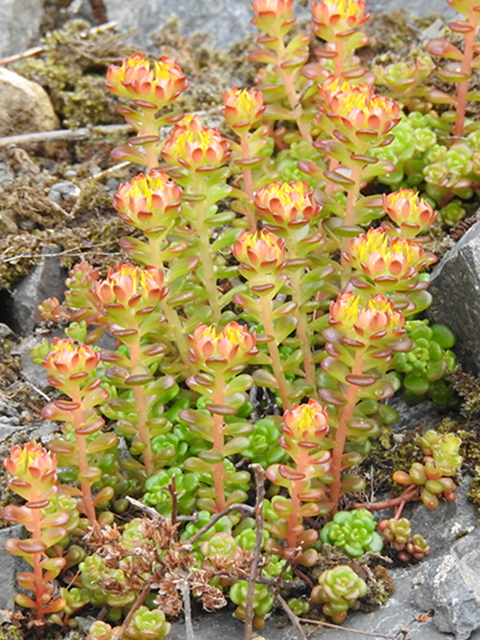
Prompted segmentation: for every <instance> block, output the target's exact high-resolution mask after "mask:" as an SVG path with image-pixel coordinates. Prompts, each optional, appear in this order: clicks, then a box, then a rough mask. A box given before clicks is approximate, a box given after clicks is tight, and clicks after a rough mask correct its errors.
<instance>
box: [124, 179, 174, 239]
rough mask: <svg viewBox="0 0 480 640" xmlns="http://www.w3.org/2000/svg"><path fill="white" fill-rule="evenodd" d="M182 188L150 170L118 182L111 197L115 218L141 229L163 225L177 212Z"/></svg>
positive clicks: (150, 228)
mask: <svg viewBox="0 0 480 640" xmlns="http://www.w3.org/2000/svg"><path fill="white" fill-rule="evenodd" d="M181 199H182V189H181V188H180V187H179V186H178V185H176V184H175V182H173V180H170V179H169V178H168V176H167V174H166V173H163V172H162V171H160V170H158V169H154V170H153V171H152V172H151V173H150V174H149V175H145V174H143V173H140V174H139V175H138V176H136V177H135V178H133V180H132V181H131V182H127V183H125V184H121V185H120V186H119V188H118V191H117V193H116V194H115V196H114V198H113V206H114V207H115V209H116V210H117V212H118V215H119V217H120V218H121V219H122V220H125V222H128V223H129V224H131V225H133V226H134V227H136V228H137V229H141V230H142V231H144V232H147V231H150V230H152V229H157V228H159V227H162V226H165V224H166V223H167V222H168V221H173V220H175V218H176V217H177V216H178V214H179V213H180V209H181Z"/></svg>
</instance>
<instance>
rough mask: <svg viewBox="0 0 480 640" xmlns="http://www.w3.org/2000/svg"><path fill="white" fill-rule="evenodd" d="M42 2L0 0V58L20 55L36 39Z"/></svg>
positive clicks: (41, 12) (40, 0) (37, 0)
mask: <svg viewBox="0 0 480 640" xmlns="http://www.w3.org/2000/svg"><path fill="white" fill-rule="evenodd" d="M43 5H44V2H43V0H0V24H1V25H2V28H1V29H0V56H1V57H4V56H9V55H11V54H13V53H20V52H22V51H24V50H25V49H27V48H28V47H30V46H32V45H33V44H34V43H35V42H36V41H37V39H38V34H39V28H40V23H41V21H42V16H43Z"/></svg>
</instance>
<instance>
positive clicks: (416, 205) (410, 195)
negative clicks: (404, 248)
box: [383, 189, 438, 238]
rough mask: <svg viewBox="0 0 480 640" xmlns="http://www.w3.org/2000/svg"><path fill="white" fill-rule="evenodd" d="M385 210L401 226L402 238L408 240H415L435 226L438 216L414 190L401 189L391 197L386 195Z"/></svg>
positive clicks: (384, 199)
mask: <svg viewBox="0 0 480 640" xmlns="http://www.w3.org/2000/svg"><path fill="white" fill-rule="evenodd" d="M383 208H384V209H385V211H386V212H387V214H388V215H389V216H390V218H391V219H392V220H393V221H394V222H395V223H396V224H398V225H399V227H400V229H401V231H402V236H404V237H406V238H413V237H415V236H416V235H418V234H419V233H422V232H423V231H424V230H425V229H427V228H428V227H429V226H430V225H432V224H433V221H434V220H435V218H436V217H437V215H438V212H437V211H434V210H433V208H432V207H431V206H430V205H429V204H428V202H427V201H426V200H423V198H420V197H419V195H418V193H416V192H415V191H413V189H399V190H398V191H395V192H394V193H390V194H389V195H386V194H384V195H383Z"/></svg>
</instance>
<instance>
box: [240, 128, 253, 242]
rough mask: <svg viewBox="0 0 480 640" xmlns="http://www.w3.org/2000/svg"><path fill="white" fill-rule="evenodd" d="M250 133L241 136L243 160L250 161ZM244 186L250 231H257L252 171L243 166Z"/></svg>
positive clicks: (245, 210) (246, 213)
mask: <svg viewBox="0 0 480 640" xmlns="http://www.w3.org/2000/svg"><path fill="white" fill-rule="evenodd" d="M248 138H249V133H248V131H245V132H244V133H241V134H240V144H241V147H242V160H250V158H251V157H252V155H251V153H250V145H249V144H248ZM242 175H243V184H244V188H245V194H246V196H247V202H246V205H245V209H244V213H245V216H246V218H247V220H248V224H249V225H250V231H252V232H254V231H256V230H257V221H256V219H255V210H254V208H253V204H252V203H253V197H254V195H255V193H254V190H253V178H252V170H251V169H250V168H249V167H245V166H242Z"/></svg>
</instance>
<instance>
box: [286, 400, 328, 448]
mask: <svg viewBox="0 0 480 640" xmlns="http://www.w3.org/2000/svg"><path fill="white" fill-rule="evenodd" d="M283 420H284V423H285V424H284V426H283V428H282V430H283V432H284V434H285V436H286V437H287V438H290V439H291V440H295V442H309V443H315V444H316V445H318V441H319V439H320V438H324V437H325V436H326V435H327V433H328V431H329V426H328V413H327V407H323V406H322V405H321V404H320V403H319V402H317V401H316V400H313V399H310V400H309V401H308V403H307V404H294V405H293V406H292V408H291V409H288V410H287V411H285V413H284V415H283Z"/></svg>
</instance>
